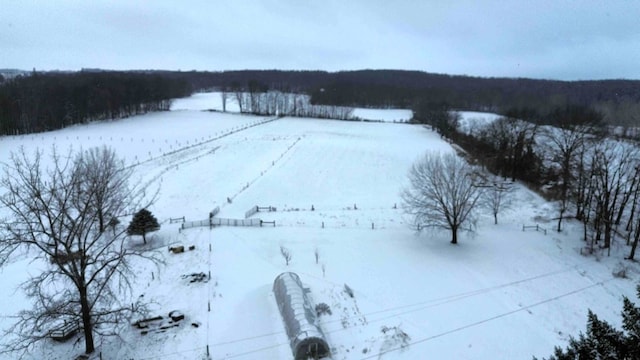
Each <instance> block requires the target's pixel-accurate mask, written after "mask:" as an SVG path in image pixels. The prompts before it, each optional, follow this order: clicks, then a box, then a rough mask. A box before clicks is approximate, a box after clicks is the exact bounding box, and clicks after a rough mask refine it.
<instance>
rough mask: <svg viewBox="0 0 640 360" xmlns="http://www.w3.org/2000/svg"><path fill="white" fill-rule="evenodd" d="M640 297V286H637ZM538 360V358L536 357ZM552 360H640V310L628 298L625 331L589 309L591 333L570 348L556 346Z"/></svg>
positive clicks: (584, 335)
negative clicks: (601, 318) (599, 317)
mask: <svg viewBox="0 0 640 360" xmlns="http://www.w3.org/2000/svg"><path fill="white" fill-rule="evenodd" d="M637 294H638V298H640V286H638V287H637ZM534 359H535V357H534ZM547 359H548V360H575V359H629V360H631V359H640V307H638V306H636V305H635V304H634V303H633V302H631V300H629V299H628V298H627V297H626V296H625V297H624V300H623V307H622V331H621V330H618V329H616V328H615V327H613V326H611V325H610V324H609V323H607V322H606V321H604V320H600V319H598V316H597V315H596V314H594V313H593V312H591V310H589V315H588V317H587V332H586V333H585V334H583V333H581V334H580V336H579V337H578V338H577V339H576V338H574V337H571V338H570V339H569V345H568V346H567V348H566V349H562V348H560V347H556V348H555V351H554V354H553V355H552V356H550V357H549V358H547Z"/></svg>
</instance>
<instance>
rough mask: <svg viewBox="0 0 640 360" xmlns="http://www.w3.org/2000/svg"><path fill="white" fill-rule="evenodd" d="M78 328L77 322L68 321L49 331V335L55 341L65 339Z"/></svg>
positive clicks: (69, 337) (71, 335)
mask: <svg viewBox="0 0 640 360" xmlns="http://www.w3.org/2000/svg"><path fill="white" fill-rule="evenodd" d="M78 330H80V325H79V324H78V323H77V322H69V323H65V324H64V325H62V326H60V327H58V328H55V329H53V330H51V331H49V337H50V338H51V339H53V340H55V341H60V342H62V341H67V340H69V339H71V337H73V335H75V334H76V333H77V332H78Z"/></svg>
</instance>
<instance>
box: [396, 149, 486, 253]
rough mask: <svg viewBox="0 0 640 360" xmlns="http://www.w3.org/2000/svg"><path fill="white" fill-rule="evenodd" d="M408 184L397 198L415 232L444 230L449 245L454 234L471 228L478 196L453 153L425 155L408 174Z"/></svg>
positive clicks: (470, 176) (470, 173)
mask: <svg viewBox="0 0 640 360" xmlns="http://www.w3.org/2000/svg"><path fill="white" fill-rule="evenodd" d="M409 182H410V184H409V186H408V187H407V188H405V189H404V191H403V192H402V193H401V196H402V199H403V201H404V203H405V209H406V211H407V213H408V214H409V215H410V216H411V217H412V218H413V224H414V226H415V227H416V228H417V229H419V230H423V229H429V228H436V229H445V230H448V231H450V232H451V243H452V244H457V243H458V232H459V231H460V230H468V229H472V228H473V227H474V226H475V220H476V217H475V209H476V206H477V205H478V204H479V200H480V197H481V195H482V192H481V188H479V187H478V186H475V184H474V175H473V169H472V167H471V165H469V164H468V163H467V162H466V161H465V160H464V159H462V158H459V157H458V156H456V155H455V154H454V153H446V154H439V153H427V154H426V155H425V156H424V157H423V158H421V159H419V160H418V161H416V162H415V163H414V164H413V166H412V167H411V169H410V170H409ZM465 225H466V227H465Z"/></svg>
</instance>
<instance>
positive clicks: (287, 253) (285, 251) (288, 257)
mask: <svg viewBox="0 0 640 360" xmlns="http://www.w3.org/2000/svg"><path fill="white" fill-rule="evenodd" d="M280 255H282V257H283V258H284V261H285V262H286V264H287V266H289V261H291V251H289V249H287V248H286V247H284V246H280Z"/></svg>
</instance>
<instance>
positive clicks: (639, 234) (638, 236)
mask: <svg viewBox="0 0 640 360" xmlns="http://www.w3.org/2000/svg"><path fill="white" fill-rule="evenodd" d="M639 241H640V217H639V218H638V225H636V229H635V234H634V239H633V244H632V245H631V253H630V254H629V257H628V259H629V260H633V259H634V257H635V256H636V248H637V247H638V242H639Z"/></svg>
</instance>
